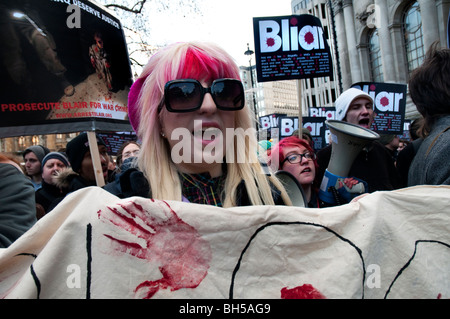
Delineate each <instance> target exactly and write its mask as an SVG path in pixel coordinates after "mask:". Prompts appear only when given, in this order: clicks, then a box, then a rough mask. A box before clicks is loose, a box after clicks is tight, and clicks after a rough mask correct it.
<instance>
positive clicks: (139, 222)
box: [98, 201, 212, 298]
mask: <svg viewBox="0 0 450 319" xmlns="http://www.w3.org/2000/svg"><path fill="white" fill-rule="evenodd" d="M153 202H154V203H156V204H157V205H158V207H157V208H155V209H158V208H159V209H160V210H161V212H162V214H161V212H155V214H151V213H150V212H148V211H146V210H145V209H144V208H143V207H142V206H141V205H138V204H136V203H134V202H128V203H126V204H121V205H118V206H116V207H108V210H106V211H102V210H100V211H98V217H99V218H100V219H101V220H102V221H103V222H105V223H109V224H110V225H113V226H114V227H119V228H121V229H123V230H126V231H127V232H129V233H130V234H131V235H132V236H131V238H133V237H135V238H136V237H137V240H136V241H135V242H132V241H131V240H130V241H125V240H123V239H118V238H116V237H114V236H112V235H110V234H104V236H105V237H106V238H108V239H109V240H110V243H111V245H112V248H113V251H119V252H122V253H126V254H130V255H132V256H135V257H137V258H140V259H146V260H148V261H150V262H152V263H157V264H158V265H160V266H159V270H160V272H161V274H162V276H163V277H162V278H161V279H159V280H156V281H144V282H142V283H140V284H139V285H138V286H137V287H136V289H135V293H138V292H139V294H141V293H143V294H144V295H145V297H144V298H151V297H153V295H154V294H155V293H156V292H158V290H160V289H171V291H175V290H178V289H181V288H196V287H197V286H198V285H199V284H200V283H201V282H202V280H203V279H204V278H205V276H206V275H207V273H208V269H209V264H210V261H211V258H212V257H211V256H212V254H211V248H210V246H209V244H208V242H207V241H205V240H204V239H203V238H201V237H200V234H199V233H198V232H197V230H196V229H195V228H194V227H192V226H191V225H189V224H187V223H185V222H184V221H183V220H182V219H180V218H179V217H178V216H177V214H176V213H175V212H174V211H173V210H172V208H171V207H170V206H169V204H168V203H166V202H163V201H153Z"/></svg>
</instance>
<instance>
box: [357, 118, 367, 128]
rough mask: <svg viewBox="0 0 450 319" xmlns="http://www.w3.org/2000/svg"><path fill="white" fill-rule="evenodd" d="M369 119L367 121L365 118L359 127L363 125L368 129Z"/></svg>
mask: <svg viewBox="0 0 450 319" xmlns="http://www.w3.org/2000/svg"><path fill="white" fill-rule="evenodd" d="M369 122H370V121H369V119H367V118H364V119H361V120H359V122H358V123H359V125H361V126H366V127H368V126H369Z"/></svg>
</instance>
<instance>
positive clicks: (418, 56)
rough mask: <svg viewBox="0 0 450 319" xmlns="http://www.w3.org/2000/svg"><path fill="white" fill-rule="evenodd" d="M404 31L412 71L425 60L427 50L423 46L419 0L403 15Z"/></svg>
mask: <svg viewBox="0 0 450 319" xmlns="http://www.w3.org/2000/svg"><path fill="white" fill-rule="evenodd" d="M403 33H404V37H405V48H406V58H407V61H408V72H409V73H411V72H412V71H413V70H414V69H416V68H417V67H418V66H419V65H420V64H421V63H422V61H423V58H424V56H425V51H424V47H423V33H422V17H421V15H420V7H419V4H418V2H414V3H413V5H412V6H410V7H409V8H408V9H407V10H406V11H405V15H404V17H403Z"/></svg>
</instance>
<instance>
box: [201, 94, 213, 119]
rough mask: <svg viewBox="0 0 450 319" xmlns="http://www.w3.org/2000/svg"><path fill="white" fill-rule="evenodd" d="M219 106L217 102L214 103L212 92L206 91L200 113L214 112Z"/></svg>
mask: <svg viewBox="0 0 450 319" xmlns="http://www.w3.org/2000/svg"><path fill="white" fill-rule="evenodd" d="M216 110H217V107H216V103H214V100H213V98H212V95H211V94H210V93H206V94H205V96H204V97H203V102H202V106H201V107H200V109H199V112H200V113H211V114H212V113H214V112H216Z"/></svg>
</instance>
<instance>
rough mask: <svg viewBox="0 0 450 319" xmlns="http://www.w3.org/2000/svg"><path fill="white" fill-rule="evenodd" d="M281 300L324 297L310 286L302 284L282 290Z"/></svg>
mask: <svg viewBox="0 0 450 319" xmlns="http://www.w3.org/2000/svg"><path fill="white" fill-rule="evenodd" d="M281 299H326V297H325V296H324V295H322V294H321V293H320V292H319V291H318V290H317V289H316V288H314V287H313V286H312V285H310V284H304V285H303V286H297V287H295V288H292V289H288V288H287V287H284V288H282V289H281Z"/></svg>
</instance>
